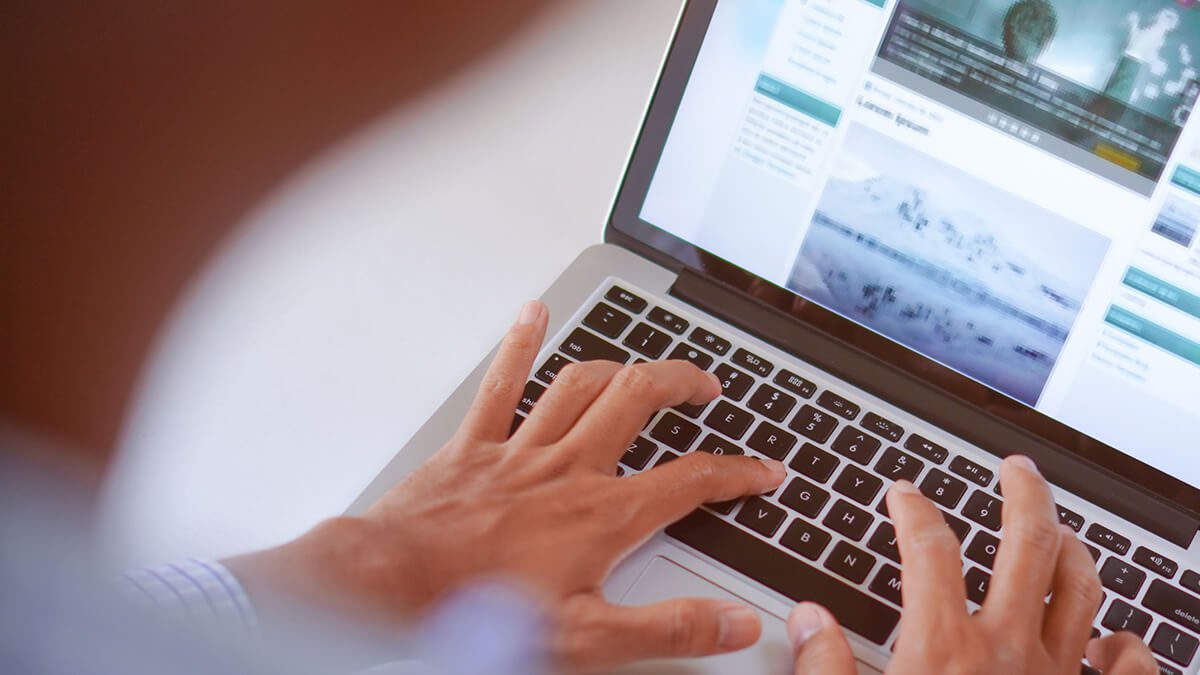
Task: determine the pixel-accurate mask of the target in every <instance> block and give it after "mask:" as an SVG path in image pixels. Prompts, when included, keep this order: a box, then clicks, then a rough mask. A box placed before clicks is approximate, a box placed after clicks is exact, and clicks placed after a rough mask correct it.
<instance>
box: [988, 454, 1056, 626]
mask: <svg viewBox="0 0 1200 675" xmlns="http://www.w3.org/2000/svg"><path fill="white" fill-rule="evenodd" d="M1000 480H1001V484H1002V485H1003V486H1004V537H1003V540H1002V541H1001V544H1000V550H999V552H997V554H996V571H995V574H994V575H993V577H992V584H991V588H990V590H989V591H988V596H987V600H985V601H984V611H987V612H993V611H994V612H998V613H999V614H1000V616H1001V617H1004V618H1006V619H1010V620H1014V621H1019V622H1020V624H1021V625H1022V626H1028V627H1030V628H1031V629H1033V628H1035V627H1040V626H1041V625H1042V615H1043V613H1044V612H1045V609H1046V603H1045V597H1046V593H1047V592H1048V591H1049V590H1050V582H1051V580H1052V579H1053V577H1054V567H1055V563H1056V562H1057V561H1058V549H1059V546H1060V545H1061V544H1062V531H1061V530H1060V529H1059V527H1058V513H1057V511H1056V510H1055V506H1054V496H1053V495H1052V494H1051V493H1050V486H1048V485H1046V481H1045V480H1043V479H1042V474H1040V473H1039V472H1038V470H1037V467H1036V466H1034V464H1033V461H1032V460H1030V459H1029V458H1028V457H1021V456H1013V457H1009V458H1008V459H1006V460H1004V463H1003V464H1002V465H1001V466H1000Z"/></svg>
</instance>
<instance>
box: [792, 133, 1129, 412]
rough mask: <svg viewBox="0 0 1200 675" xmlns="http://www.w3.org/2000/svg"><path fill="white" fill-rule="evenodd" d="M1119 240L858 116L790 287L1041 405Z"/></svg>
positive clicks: (997, 386)
mask: <svg viewBox="0 0 1200 675" xmlns="http://www.w3.org/2000/svg"><path fill="white" fill-rule="evenodd" d="M1110 243H1111V242H1110V241H1109V240H1108V239H1107V238H1106V237H1104V236H1102V235H1100V234H1098V233H1096V232H1094V231H1092V230H1089V229H1087V228H1085V227H1082V226H1079V225H1077V224H1074V223H1072V222H1070V221H1068V220H1066V219H1064V218H1062V217H1060V216H1058V215H1055V214H1054V213H1051V212H1049V211H1047V210H1045V209H1042V208H1041V207H1039V206H1036V205H1034V204H1031V203H1029V202H1027V201H1025V200H1022V199H1020V198H1019V197H1016V196H1014V195H1012V194H1009V193H1007V192H1005V191H1003V190H1001V189H999V188H997V187H995V186H993V185H990V184H988V183H985V182H983V181H980V180H978V179H976V178H974V177H972V176H970V175H968V174H966V173H964V172H962V171H960V170H958V169H955V168H954V167H952V166H950V165H948V164H946V163H944V162H941V161H940V160H937V159H934V158H932V157H930V156H928V155H925V154H923V153H920V152H918V151H916V150H914V149H912V148H910V147H909V146H907V145H904V144H902V143H900V142H898V141H896V140H893V139H891V138H888V137H886V136H884V135H882V134H880V133H878V132H876V131H873V130H870V129H867V128H866V127H862V126H859V125H855V126H853V127H852V128H851V129H850V131H849V134H848V136H847V138H846V144H845V146H844V148H843V150H842V152H841V153H840V155H839V157H838V158H837V159H836V160H835V166H834V169H833V172H832V175H831V177H830V179H829V181H828V183H827V184H826V186H825V189H824V191H823V193H822V195H821V197H820V200H819V203H818V206H817V210H816V214H815V216H814V217H813V221H812V223H811V225H810V227H809V229H808V234H807V235H806V236H805V238H804V241H803V243H802V245H801V249H800V253H799V255H798V256H797V258H796V261H795V264H794V266H793V269H792V273H791V276H790V279H789V282H788V286H789V287H790V288H791V289H792V290H794V291H796V292H797V293H800V294H801V295H803V296H805V297H807V298H809V299H810V300H812V301H814V302H817V303H819V304H821V305H824V306H825V307H826V308H828V309H830V310H832V311H834V312H837V313H838V314H841V315H843V316H845V317H847V318H849V319H851V320H854V321H856V322H858V323H860V324H862V325H864V326H866V327H867V328H870V329H872V330H874V331H876V332H878V333H880V334H882V335H884V336H886V337H889V338H891V339H893V340H895V341H897V342H899V343H901V344H903V345H905V346H907V347H909V348H911V349H913V350H915V351H917V352H920V353H922V354H924V355H926V356H928V357H929V358H931V359H933V360H935V361H938V362H940V363H942V364H944V365H946V366H948V367H950V368H953V369H955V370H958V371H959V372H961V373H963V374H965V375H967V376H969V377H972V378H974V379H976V380H978V381H980V382H982V383H984V384H986V385H988V386H990V387H992V388H994V389H996V390H998V391H1000V392H1003V393H1004V394H1007V395H1009V396H1011V397H1013V398H1015V399H1017V400H1019V401H1022V402H1024V403H1026V404H1029V405H1031V406H1032V405H1036V404H1037V401H1038V399H1039V397H1040V395H1041V393H1042V391H1043V390H1044V389H1045V386H1046V382H1047V381H1048V380H1049V378H1050V375H1051V372H1052V371H1053V369H1054V365H1055V363H1056V361H1057V359H1058V357H1059V355H1060V353H1061V352H1062V349H1063V346H1064V345H1065V343H1066V340H1067V337H1068V336H1069V335H1070V333H1071V330H1072V328H1073V326H1074V324H1075V320H1076V319H1077V317H1078V315H1079V310H1080V307H1081V306H1082V304H1083V302H1084V300H1085V298H1086V297H1087V294H1088V290H1089V289H1090V288H1091V286H1092V284H1093V282H1094V280H1095V278H1096V274H1097V272H1098V271H1099V269H1100V266H1101V264H1102V262H1103V261H1104V258H1105V256H1106V254H1107V252H1108V249H1109V246H1110Z"/></svg>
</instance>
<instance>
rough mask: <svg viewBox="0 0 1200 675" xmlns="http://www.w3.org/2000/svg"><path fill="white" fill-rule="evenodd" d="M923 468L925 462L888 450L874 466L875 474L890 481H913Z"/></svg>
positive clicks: (899, 451) (892, 449)
mask: <svg viewBox="0 0 1200 675" xmlns="http://www.w3.org/2000/svg"><path fill="white" fill-rule="evenodd" d="M924 468H925V462H922V461H921V460H919V459H917V458H916V457H913V456H912V455H910V454H908V453H906V452H904V451H903V450H898V449H896V448H888V449H887V450H885V451H884V452H883V457H880V458H879V463H878V464H876V465H875V473H878V474H879V475H881V476H883V477H884V478H888V479H891V480H907V481H915V480H916V479H917V476H919V475H920V474H921V470H922V469H924Z"/></svg>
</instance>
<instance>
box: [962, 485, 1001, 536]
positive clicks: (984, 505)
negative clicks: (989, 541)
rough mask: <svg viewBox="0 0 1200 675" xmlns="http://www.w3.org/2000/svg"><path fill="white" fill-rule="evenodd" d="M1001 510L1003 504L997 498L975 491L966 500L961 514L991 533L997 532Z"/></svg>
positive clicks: (981, 491)
mask: <svg viewBox="0 0 1200 675" xmlns="http://www.w3.org/2000/svg"><path fill="white" fill-rule="evenodd" d="M1003 508H1004V502H1002V501H1000V499H999V498H997V497H993V496H991V495H990V494H988V493H986V492H984V491H983V490H976V491H975V492H974V493H972V494H971V498H970V499H968V500H967V504H966V506H964V507H963V510H962V514H963V515H964V516H966V517H967V518H970V519H971V520H973V521H975V522H977V523H979V524H980V525H982V526H984V527H986V528H987V529H989V530H991V531H992V532H999V531H1000V525H1001V509H1003Z"/></svg>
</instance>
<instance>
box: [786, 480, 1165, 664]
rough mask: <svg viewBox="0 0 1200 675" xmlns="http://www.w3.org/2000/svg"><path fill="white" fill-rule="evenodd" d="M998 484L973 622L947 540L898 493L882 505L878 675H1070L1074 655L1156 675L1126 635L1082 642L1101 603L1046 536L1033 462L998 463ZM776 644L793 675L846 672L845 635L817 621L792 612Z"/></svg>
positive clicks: (1091, 574) (1051, 530)
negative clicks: (785, 643)
mask: <svg viewBox="0 0 1200 675" xmlns="http://www.w3.org/2000/svg"><path fill="white" fill-rule="evenodd" d="M1001 476H1002V479H1003V483H1004V497H1005V502H1004V540H1003V544H1002V545H1001V546H1000V550H999V552H998V553H997V555H996V565H995V574H994V575H993V576H992V580H991V584H990V587H989V590H988V594H987V597H986V598H985V599H984V604H983V607H982V609H980V610H979V611H978V612H977V613H975V614H974V615H969V614H968V613H967V610H966V607H967V598H966V592H965V588H964V584H963V582H962V578H963V572H962V560H961V558H960V557H959V542H958V539H957V537H955V536H954V534H953V533H952V532H951V531H950V529H949V527H947V526H946V523H945V520H944V519H943V518H942V516H941V513H940V512H939V511H938V509H937V507H935V506H934V505H933V504H932V503H931V502H930V501H928V500H927V499H925V497H924V496H923V495H921V493H920V492H918V491H917V489H916V488H915V487H913V485H912V484H911V483H908V482H900V483H897V484H896V485H894V486H893V487H892V489H891V491H890V492H889V493H888V495H887V503H888V510H889V512H890V513H891V514H892V518H893V520H894V521H895V525H896V540H897V543H898V545H899V547H900V556H901V558H902V559H903V560H904V563H905V564H904V567H903V570H902V571H903V582H902V584H903V585H902V587H901V589H902V596H903V600H904V620H903V622H902V623H901V628H900V637H899V639H898V641H897V645H896V650H895V654H894V655H893V656H892V660H891V662H890V664H889V665H888V670H887V672H888V673H889V675H891V674H897V675H909V674H918V673H919V674H921V675H924V674H926V673H981V674H986V673H996V674H997V675H999V674H1001V673H1003V674H1004V675H1012V674H1023V673H1030V674H1037V675H1042V674H1061V675H1078V674H1079V672H1080V661H1081V658H1082V656H1083V655H1084V652H1085V649H1086V653H1087V657H1088V660H1089V661H1090V662H1091V664H1092V665H1093V666H1094V667H1096V668H1098V669H1100V670H1101V671H1103V672H1104V673H1106V674H1107V675H1142V674H1145V675H1152V674H1154V673H1157V672H1158V668H1157V667H1156V666H1155V663H1154V659H1153V658H1152V657H1151V655H1150V650H1149V649H1148V648H1147V647H1146V645H1145V644H1143V643H1142V641H1141V640H1140V639H1138V638H1137V636H1135V635H1133V634H1130V633H1118V634H1115V635H1110V636H1108V637H1106V638H1103V639H1098V640H1092V641H1090V642H1089V638H1090V636H1091V630H1092V620H1093V619H1094V618H1095V616H1096V612H1097V611H1098V609H1099V607H1100V602H1101V598H1102V591H1101V588H1100V580H1099V577H1098V576H1097V574H1096V567H1095V563H1094V562H1093V561H1092V557H1091V555H1090V554H1089V553H1088V552H1087V549H1086V548H1085V547H1084V546H1083V544H1082V542H1080V541H1079V540H1078V539H1077V538H1076V537H1075V533H1074V532H1073V531H1071V530H1070V529H1069V528H1067V527H1065V526H1061V525H1059V524H1058V518H1057V515H1056V511H1055V505H1054V498H1053V496H1052V494H1051V492H1050V489H1049V488H1048V487H1047V485H1046V482H1045V481H1044V480H1043V479H1042V477H1041V475H1040V474H1039V473H1038V472H1037V469H1036V468H1035V467H1034V465H1033V462H1031V461H1030V460H1028V459H1027V458H1025V457H1010V458H1008V459H1007V460H1005V461H1004V465H1003V466H1002V468H1001ZM1048 591H1051V592H1053V596H1052V597H1051V599H1050V602H1049V604H1047V603H1046V602H1045V596H1046V593H1047V592H1048ZM788 632H789V635H791V636H792V640H793V643H794V644H795V645H796V669H795V672H796V673H797V675H800V674H806V675H807V674H816V673H820V674H822V675H824V674H825V673H829V674H831V675H853V674H854V673H856V672H857V671H856V669H855V665H854V657H853V656H852V654H851V652H850V646H849V644H847V642H846V638H845V635H844V634H843V633H842V630H841V628H839V627H838V625H837V622H836V620H835V619H834V618H833V617H832V615H830V614H829V612H828V611H826V610H825V609H823V608H821V607H818V606H816V605H812V604H803V605H800V606H798V607H797V608H796V609H795V611H794V612H793V613H792V617H791V620H790V621H789V623H788Z"/></svg>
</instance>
